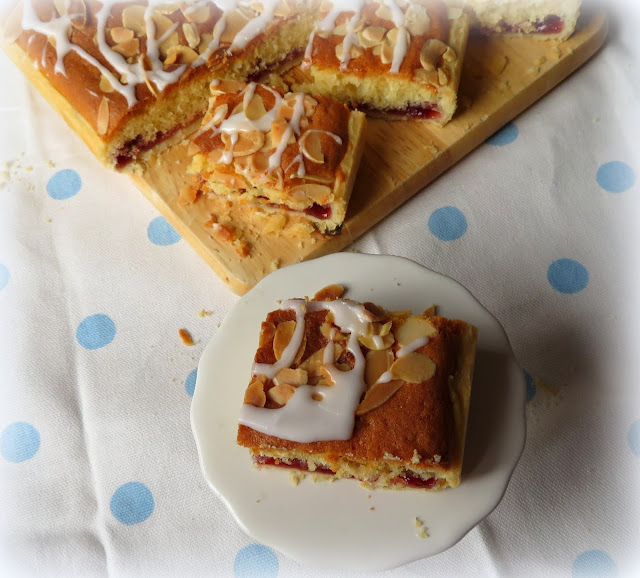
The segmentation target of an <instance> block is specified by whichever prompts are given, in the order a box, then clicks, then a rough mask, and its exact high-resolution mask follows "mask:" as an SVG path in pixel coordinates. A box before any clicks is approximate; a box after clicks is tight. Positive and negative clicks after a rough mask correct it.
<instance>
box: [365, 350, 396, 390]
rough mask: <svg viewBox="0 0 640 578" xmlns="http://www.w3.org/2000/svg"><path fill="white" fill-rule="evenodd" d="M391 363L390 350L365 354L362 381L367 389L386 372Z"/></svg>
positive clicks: (391, 354) (372, 351) (370, 351)
mask: <svg viewBox="0 0 640 578" xmlns="http://www.w3.org/2000/svg"><path fill="white" fill-rule="evenodd" d="M392 363H393V352H392V351H391V350H390V349H381V350H375V349H371V350H369V351H368V352H367V357H366V361H365V366H364V381H365V383H366V384H367V387H371V386H372V385H373V384H374V383H375V382H376V381H378V379H380V376H381V375H382V374H383V373H384V372H385V371H387V370H388V369H389V368H390V367H391V364H392Z"/></svg>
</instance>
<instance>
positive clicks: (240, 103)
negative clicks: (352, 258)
mask: <svg viewBox="0 0 640 578" xmlns="http://www.w3.org/2000/svg"><path fill="white" fill-rule="evenodd" d="M211 92H212V98H211V102H210V105H209V110H208V112H207V115H206V116H205V118H204V119H203V123H202V127H201V129H200V130H199V131H198V133H197V134H196V135H195V137H194V139H193V142H192V147H191V149H190V152H191V154H194V158H193V162H192V164H191V167H190V171H191V172H192V173H194V174H195V178H196V185H195V186H196V188H197V189H199V190H200V191H202V192H203V193H205V194H215V195H220V196H224V197H227V198H229V199H230V200H231V201H233V202H238V203H252V204H254V205H255V206H258V207H261V208H264V209H267V210H274V211H285V212H291V213H295V214H298V215H302V216H304V217H306V218H307V219H309V220H310V221H311V222H312V223H313V224H314V226H315V227H316V228H317V229H318V230H319V231H320V232H321V233H324V234H329V235H335V234H338V233H339V232H340V230H341V227H342V222H343V221H344V218H345V215H346V211H347V204H348V202H349V197H350V195H351V190H352V188H353V182H354V179H355V175H356V172H357V168H358V164H359V162H360V158H361V156H362V149H363V143H364V139H363V138H362V134H363V130H364V126H365V116H364V114H362V113H361V112H354V111H350V110H349V109H348V108H347V107H346V106H345V105H344V104H342V103H340V102H338V101H336V100H333V99H331V98H328V97H325V96H316V97H313V96H310V95H308V94H303V93H287V94H284V93H283V92H282V91H280V90H278V89H275V88H271V87H268V86H266V85H262V84H256V83H248V84H246V83H244V82H238V81H228V80H222V81H219V80H214V81H213V82H212V83H211ZM191 198H194V196H193V195H192V197H191Z"/></svg>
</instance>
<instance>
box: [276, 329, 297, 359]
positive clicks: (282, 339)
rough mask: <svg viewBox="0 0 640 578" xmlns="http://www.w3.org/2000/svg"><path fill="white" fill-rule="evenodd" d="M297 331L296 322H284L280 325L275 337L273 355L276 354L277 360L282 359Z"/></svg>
mask: <svg viewBox="0 0 640 578" xmlns="http://www.w3.org/2000/svg"><path fill="white" fill-rule="evenodd" d="M295 329H296V322H295V321H283V322H282V323H279V324H278V327H277V328H276V333H275V335H274V337H273V353H274V354H275V356H276V359H280V358H281V357H282V353H283V352H284V350H285V349H286V347H287V345H289V341H291V337H292V336H293V332H294V331H295Z"/></svg>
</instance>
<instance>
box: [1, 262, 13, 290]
mask: <svg viewBox="0 0 640 578" xmlns="http://www.w3.org/2000/svg"><path fill="white" fill-rule="evenodd" d="M9 277H11V275H10V274H9V269H7V266H6V265H2V264H0V291H2V290H3V289H4V288H5V287H6V286H7V283H9Z"/></svg>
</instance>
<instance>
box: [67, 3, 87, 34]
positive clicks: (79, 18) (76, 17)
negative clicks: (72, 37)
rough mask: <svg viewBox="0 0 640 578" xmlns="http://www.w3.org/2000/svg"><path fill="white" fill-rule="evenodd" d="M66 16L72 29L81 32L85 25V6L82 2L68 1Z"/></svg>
mask: <svg viewBox="0 0 640 578" xmlns="http://www.w3.org/2000/svg"><path fill="white" fill-rule="evenodd" d="M68 14H69V20H71V24H72V25H73V27H74V28H77V29H78V30H83V29H84V27H85V26H86V25H87V6H86V5H85V3H84V2H83V0H70V1H69V11H68Z"/></svg>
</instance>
